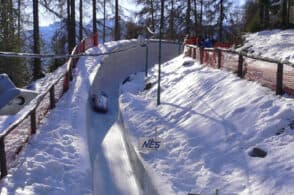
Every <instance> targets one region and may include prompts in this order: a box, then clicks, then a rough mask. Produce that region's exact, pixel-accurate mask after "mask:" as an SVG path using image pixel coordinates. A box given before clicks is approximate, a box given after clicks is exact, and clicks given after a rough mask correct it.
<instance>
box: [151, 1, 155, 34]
mask: <svg viewBox="0 0 294 195" xmlns="http://www.w3.org/2000/svg"><path fill="white" fill-rule="evenodd" d="M150 3H151V28H152V31H153V32H154V31H155V21H154V0H151V1H150Z"/></svg>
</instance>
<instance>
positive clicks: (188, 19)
mask: <svg viewBox="0 0 294 195" xmlns="http://www.w3.org/2000/svg"><path fill="white" fill-rule="evenodd" d="M190 13H191V0H187V13H186V34H190V26H191V21H190V17H191V15H190Z"/></svg>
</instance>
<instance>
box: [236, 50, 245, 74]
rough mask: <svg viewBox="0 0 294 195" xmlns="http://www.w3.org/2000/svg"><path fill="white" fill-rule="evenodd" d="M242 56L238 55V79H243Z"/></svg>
mask: <svg viewBox="0 0 294 195" xmlns="http://www.w3.org/2000/svg"><path fill="white" fill-rule="evenodd" d="M243 61H244V59H243V56H242V54H239V63H238V73H237V74H238V77H241V78H242V77H243Z"/></svg>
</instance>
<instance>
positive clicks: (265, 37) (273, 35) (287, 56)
mask: <svg viewBox="0 0 294 195" xmlns="http://www.w3.org/2000/svg"><path fill="white" fill-rule="evenodd" d="M238 50H247V51H248V52H250V53H254V54H256V55H260V56H263V57H269V58H273V59H278V60H288V61H290V62H292V63H294V53H293V51H294V30H293V29H289V30H267V31H261V32H257V33H253V34H247V35H245V44H244V45H243V46H242V47H241V48H239V49H238Z"/></svg>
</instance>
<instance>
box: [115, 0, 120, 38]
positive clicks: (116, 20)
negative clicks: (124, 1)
mask: <svg viewBox="0 0 294 195" xmlns="http://www.w3.org/2000/svg"><path fill="white" fill-rule="evenodd" d="M114 40H115V41H118V40H120V26H119V15H118V0H115V29H114Z"/></svg>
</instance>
